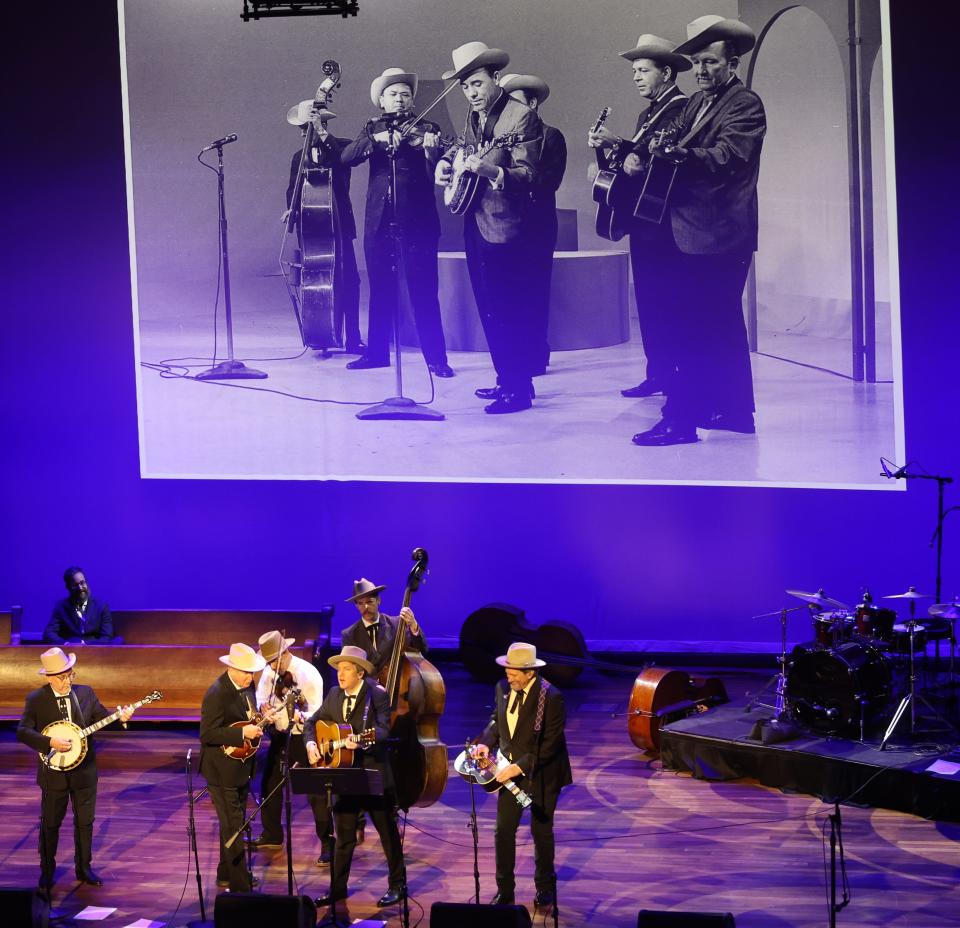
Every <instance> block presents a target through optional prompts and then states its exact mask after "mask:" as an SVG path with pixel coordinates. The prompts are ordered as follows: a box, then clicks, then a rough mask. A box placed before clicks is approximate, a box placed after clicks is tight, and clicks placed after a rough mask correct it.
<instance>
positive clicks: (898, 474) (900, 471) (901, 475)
mask: <svg viewBox="0 0 960 928" xmlns="http://www.w3.org/2000/svg"><path fill="white" fill-rule="evenodd" d="M909 466H910V465H909V464H904V465H903V467H898V468H897V469H896V470H895V471H894V472H893V479H894V480H906V478H907V477H909V476H911V475H910V474H908V473H907V468H908V467H909Z"/></svg>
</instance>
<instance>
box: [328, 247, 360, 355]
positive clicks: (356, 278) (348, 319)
mask: <svg viewBox="0 0 960 928" xmlns="http://www.w3.org/2000/svg"><path fill="white" fill-rule="evenodd" d="M333 273H334V277H333V330H334V332H335V333H336V334H337V337H338V338H340V337H344V336H345V341H344V344H346V345H349V346H350V347H351V348H352V347H355V346H357V345H359V344H360V272H359V271H358V270H357V256H356V253H355V252H354V250H353V240H352V239H343V238H338V239H337V256H336V262H335V265H334V271H333Z"/></svg>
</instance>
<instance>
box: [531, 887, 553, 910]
mask: <svg viewBox="0 0 960 928" xmlns="http://www.w3.org/2000/svg"><path fill="white" fill-rule="evenodd" d="M554 902H556V897H555V896H554V895H553V890H551V889H538V890H537V894H536V895H535V896H534V897H533V907H534V908H535V909H545V908H547V907H548V906H552V905H553V904H554Z"/></svg>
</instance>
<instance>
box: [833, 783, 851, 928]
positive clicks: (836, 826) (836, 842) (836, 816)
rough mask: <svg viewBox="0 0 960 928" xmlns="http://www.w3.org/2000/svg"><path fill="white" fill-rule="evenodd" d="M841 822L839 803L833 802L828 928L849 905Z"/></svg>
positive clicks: (834, 927)
mask: <svg viewBox="0 0 960 928" xmlns="http://www.w3.org/2000/svg"><path fill="white" fill-rule="evenodd" d="M842 826H843V822H842V821H841V819H840V803H839V802H834V804H833V813H832V814H831V815H830V928H836V925H837V913H838V912H839V911H841V909H845V908H846V907H847V906H848V905H849V904H850V888H849V886H848V885H847V865H846V860H845V859H844V856H843V831H842ZM838 848H839V850H840V857H839V860H840V874H841V878H842V880H843V885H842V892H843V898H842V899H841V901H840V902H837V849H838Z"/></svg>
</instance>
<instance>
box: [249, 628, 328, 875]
mask: <svg viewBox="0 0 960 928" xmlns="http://www.w3.org/2000/svg"><path fill="white" fill-rule="evenodd" d="M295 641H296V639H295V638H284V637H283V635H282V634H281V633H280V632H279V631H278V630H276V629H275V630H274V631H270V632H267V633H266V634H264V635H261V636H260V640H259V642H258V644H259V645H260V649H259V651H258V652H257V653H258V654H259V655H260V657H262V658H263V660H264V661H266V666H265V667H264V670H263V673H262V674H260V681H259V683H257V705H258V706H259V707H260V711H261V712H273V711H276V713H277V715H276V718H275V719H274V723H273V725H272V726H271V727H270V729H269V738H270V744H269V748H268V750H267V756H266V759H265V760H264V763H263V774H262V781H261V787H260V792H261V795H262V796H263V799H262V800H261V804H260V821H261V822H262V823H263V833H262V834H261V835H260V837H258V838H257V839H256V840H255V841H252V842H251V844H252V845H253V847H256V848H279V847H282V845H283V825H282V824H281V822H280V807H281V798H282V796H281V790H276V792H274V790H275V789H276V787H277V784H278V783H280V780H281V777H282V775H283V766H284V763H283V761H284V758H286V763H287V765H288V766H291V767H292V766H293V765H294V764H297V763H299V764H300V765H301V766H306V764H307V751H306V748H305V746H304V743H303V725H304V721H305V720H306V719H308V718H310V716H311V715H313V714H314V713H315V712H316V711H317V709H319V708H320V705H321V703H322V702H323V678H322V677H321V676H320V671H319V670H317V668H316V667H314V666H313V664H311V663H310V662H309V661H305V660H304V659H303V658H302V657H297V656H296V655H295V654H293V653H292V652H291V651H290V646H291V645H292V644H294V642H295ZM293 688H296V689H297V690H299V694H300V698H301V699H302V700H303V705H302V707H301V706H298V705H297V704H295V703H293V702H291V699H292V696H293V695H295V694H292V693H291V690H292V689H293ZM271 793H272V794H273V795H270V794H271ZM268 797H269V798H268ZM307 800H308V801H309V803H310V807H311V809H312V810H313V821H314V824H315V825H316V830H317V837H318V838H319V839H320V847H321V853H320V857H319V858H317V864H318V865H320V864H327V863H330V860H331V859H332V856H333V829H332V823H331V819H330V809H329V808H328V807H327V802H326V799H325V798H324V797H323V796H322V795H320V794H308V795H307Z"/></svg>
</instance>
